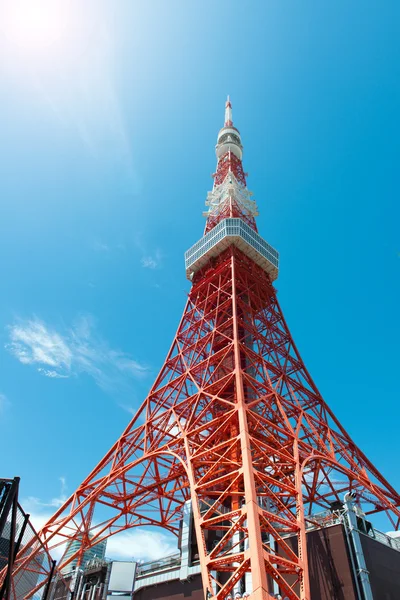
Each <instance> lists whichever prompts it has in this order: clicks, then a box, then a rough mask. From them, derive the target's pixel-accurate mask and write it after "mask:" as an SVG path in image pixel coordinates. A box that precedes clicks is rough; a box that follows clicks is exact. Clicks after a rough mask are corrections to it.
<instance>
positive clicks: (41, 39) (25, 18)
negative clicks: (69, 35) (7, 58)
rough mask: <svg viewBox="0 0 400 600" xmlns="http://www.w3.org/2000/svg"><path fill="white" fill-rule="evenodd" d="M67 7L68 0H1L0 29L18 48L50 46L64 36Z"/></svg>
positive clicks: (68, 5) (33, 48)
mask: <svg viewBox="0 0 400 600" xmlns="http://www.w3.org/2000/svg"><path fill="white" fill-rule="evenodd" d="M70 9H71V6H70V2H69V1H68V0H0V28H1V29H2V30H3V34H4V35H5V37H6V38H7V39H8V41H9V42H11V43H12V44H15V45H17V46H19V47H20V48H24V49H26V50H35V49H44V48H49V47H51V46H53V45H55V44H57V43H59V42H61V41H62V39H63V38H64V37H65V34H66V30H67V26H68V21H69V17H70Z"/></svg>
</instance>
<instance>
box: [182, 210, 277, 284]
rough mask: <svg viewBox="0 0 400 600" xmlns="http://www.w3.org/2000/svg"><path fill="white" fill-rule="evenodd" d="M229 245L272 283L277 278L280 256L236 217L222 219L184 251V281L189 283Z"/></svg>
mask: <svg viewBox="0 0 400 600" xmlns="http://www.w3.org/2000/svg"><path fill="white" fill-rule="evenodd" d="M232 244H233V245H235V246H237V247H238V248H239V250H241V251H242V252H243V253H244V254H246V255H247V256H249V257H250V258H251V259H253V260H254V262H255V263H256V264H258V265H259V266H260V267H261V268H262V269H264V271H266V272H267V273H268V275H269V276H270V278H271V281H275V279H277V277H278V267H279V253H278V252H277V251H276V250H275V249H274V248H273V247H272V246H270V245H269V244H267V242H266V241H265V240H264V239H263V238H262V237H261V236H260V235H258V233H257V232H256V231H254V229H252V228H251V227H249V225H247V223H245V222H244V221H242V219H237V218H235V219H234V218H229V219H223V220H222V221H221V222H220V223H218V225H216V226H215V227H214V228H213V229H211V231H209V232H208V233H207V234H206V235H205V236H204V237H202V238H201V239H200V240H199V241H198V242H196V243H195V244H194V245H193V246H192V247H191V248H189V250H187V252H185V267H186V276H187V278H188V279H190V280H191V279H192V277H193V275H194V274H195V273H196V272H197V271H198V270H199V269H201V268H202V267H203V266H204V265H205V264H206V263H207V262H208V261H209V260H210V258H212V257H216V256H218V255H219V254H221V252H223V250H225V248H228V246H231V245H232Z"/></svg>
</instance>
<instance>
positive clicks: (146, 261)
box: [140, 255, 160, 269]
mask: <svg viewBox="0 0 400 600" xmlns="http://www.w3.org/2000/svg"><path fill="white" fill-rule="evenodd" d="M140 262H141V264H142V267H144V268H145V269H156V268H157V267H158V266H159V264H160V259H159V257H158V256H157V255H156V256H151V255H149V256H143V258H142V260H141V261H140Z"/></svg>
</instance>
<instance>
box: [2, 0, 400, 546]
mask: <svg viewBox="0 0 400 600" xmlns="http://www.w3.org/2000/svg"><path fill="white" fill-rule="evenodd" d="M19 4H20V0H15V2H14V1H13V2H11V0H10V2H2V3H1V4H0V10H2V11H5V13H4V14H5V15H7V18H2V19H0V22H1V23H2V25H0V109H1V110H0V131H1V146H0V153H1V156H0V209H1V213H0V214H1V218H0V280H1V282H2V286H1V287H2V293H1V295H0V394H1V395H0V399H1V402H0V408H1V421H2V448H3V452H2V454H1V457H0V467H1V475H2V476H6V477H12V476H15V475H19V476H20V477H21V478H22V484H21V496H22V498H24V499H25V501H26V506H27V507H29V509H30V510H31V512H32V513H33V514H35V516H36V518H37V519H38V521H37V522H42V521H43V519H44V518H45V517H46V516H48V515H49V514H51V512H52V511H53V510H54V507H55V506H57V504H58V503H59V499H60V497H63V496H64V495H65V494H69V493H72V492H73V490H74V488H75V487H76V486H77V485H78V484H79V483H80V481H81V480H82V479H83V478H84V477H85V476H86V475H87V473H88V472H89V470H90V469H91V468H92V467H93V466H94V465H95V464H96V463H97V462H98V460H100V458H101V457H102V456H103V454H104V453H105V452H106V450H107V449H108V448H109V446H110V445H111V444H112V442H113V441H114V440H115V439H116V438H117V437H118V436H119V435H120V433H121V432H122V430H123V428H124V427H125V426H126V424H127V422H128V420H129V418H130V413H131V412H132V411H133V410H134V409H135V407H137V406H138V404H139V403H140V401H141V400H143V399H144V397H145V395H146V391H147V390H148V388H149V387H150V385H151V383H152V381H153V379H154V378H155V376H156V374H157V371H158V369H159V368H160V367H161V365H162V362H163V359H164V357H165V354H166V352H167V350H168V347H169V345H170V343H171V341H172V337H173V335H174V332H175V329H176V327H177V325H178V322H179V319H180V316H181V312H182V310H183V306H184V303H185V298H186V294H187V292H188V290H189V284H188V282H187V281H186V280H185V273H184V265H183V253H184V251H185V250H186V249H187V248H188V247H189V246H191V245H192V244H193V243H194V242H195V241H197V239H198V238H199V237H200V236H201V235H202V231H203V227H204V223H203V218H202V216H201V215H202V211H203V210H204V201H205V197H206V193H207V191H208V190H209V189H211V186H212V180H211V178H210V174H211V173H212V172H213V171H214V169H215V162H216V159H215V155H214V145H215V142H216V135H217V132H218V129H219V128H220V127H221V126H222V122H223V109H224V101H225V98H226V95H227V94H228V93H229V94H230V95H231V99H232V103H233V116H234V122H235V124H236V125H237V126H238V128H239V129H240V131H241V134H242V140H243V143H244V147H245V154H244V166H245V170H246V171H248V172H249V178H248V184H249V188H250V189H251V190H253V191H254V194H255V198H256V200H257V202H258V206H259V210H260V216H259V218H258V225H259V230H260V233H261V234H262V235H263V236H264V237H265V238H266V239H267V241H268V242H269V243H271V244H272V245H273V246H274V247H276V248H277V249H278V250H279V252H280V258H281V271H280V276H279V279H278V281H277V284H276V286H277V288H278V290H279V299H280V302H281V305H282V307H283V310H284V314H285V316H286V318H287V320H288V323H289V326H290V328H291V331H292V333H293V336H294V339H295V341H296V343H297V345H298V347H299V350H300V352H301V353H302V356H303V358H304V360H305V362H306V365H307V367H308V368H309V370H310V372H311V374H312V376H313V377H314V379H315V381H316V383H317V385H318V386H319V388H320V390H321V392H322V394H323V396H324V397H325V399H326V401H327V402H328V403H329V405H330V406H331V407H332V408H333V410H334V411H335V413H336V415H337V416H338V417H339V418H340V419H341V421H342V422H343V425H344V426H345V427H346V428H347V430H348V431H349V432H350V434H351V435H352V436H353V437H354V439H355V441H356V443H357V444H358V445H359V446H360V447H361V448H362V449H363V451H364V452H365V453H366V454H367V456H368V457H369V458H370V459H371V460H372V461H373V462H374V463H375V465H376V466H377V467H378V468H379V469H380V470H381V471H382V472H383V474H384V475H385V476H387V478H388V479H389V480H390V482H391V483H392V484H393V485H395V487H397V488H399V487H400V474H399V468H398V458H397V457H398V429H399V386H398V377H397V375H398V371H399V346H398V340H399V335H400V327H399V318H398V306H399V291H400V283H399V273H400V240H399V220H400V214H399V213H400V210H399V201H398V197H399V193H398V192H399V189H398V188H399V186H398V156H399V139H400V121H399V111H398V107H399V105H400V72H399V71H400V66H399V65H400V60H399V59H400V56H399V54H400V44H399V40H398V23H399V19H400V5H399V3H398V2H390V1H386V2H377V1H376V2H368V1H366V0H364V1H362V2H361V1H357V0H354V1H353V2H351V3H349V2H345V1H340V0H339V1H337V2H334V3H333V2H332V3H328V2H315V1H314V2H311V1H304V2H301V3H300V2H292V3H289V2H279V1H275V2H270V1H268V2H267V1H265V2H251V3H247V4H245V3H242V2H226V1H220V2H211V1H205V2H202V3H196V4H195V3H191V2H183V1H180V2H179V1H174V0H169V2H154V1H149V2H145V3H132V2H128V1H123V0H120V1H119V2H112V3H111V2H105V1H100V0H97V1H96V2H89V1H88V2H85V3H79V2H78V1H77V0H71V1H68V0H64V1H62V0H61V2H60V3H59V5H58V12H57V13H54V12H53V13H52V12H51V9H50V8H49V7H50V4H51V3H49V0H47V1H46V0H38V5H43V6H45V7H47V10H48V11H50V13H49V14H47V13H46V14H47V21H46V22H43V18H42V17H40V16H39V17H37V16H35V15H33V16H32V19H31V20H29V19H28V22H27V21H26V18H25V17H24V13H23V12H21V11H20V12H18V10H17V11H16V12H15V11H14V12H13V9H12V8H11V5H13V6H14V5H18V6H19ZM53 5H54V3H53ZM140 5H141V6H140ZM22 6H23V2H22ZM10 11H11V12H10ZM60 11H61V12H60ZM2 14H3V13H2ZM60 14H62V19H61V20H60V19H59V15H60ZM7 19H8V21H7ZM34 19H37V21H34ZM32 20H33V21H32ZM32 22H34V23H36V25H35V27H36V29H35V27H33V26H32ZM136 539H138V538H136ZM159 541H160V544H161V543H164V542H165V543H166V544H167V542H166V541H165V540H164V538H160V540H159Z"/></svg>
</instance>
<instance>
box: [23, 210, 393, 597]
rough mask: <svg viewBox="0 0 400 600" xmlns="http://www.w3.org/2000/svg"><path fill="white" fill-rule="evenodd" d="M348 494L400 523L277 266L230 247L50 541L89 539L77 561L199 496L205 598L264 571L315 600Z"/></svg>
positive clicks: (197, 287) (212, 267)
mask: <svg viewBox="0 0 400 600" xmlns="http://www.w3.org/2000/svg"><path fill="white" fill-rule="evenodd" d="M209 218H212V215H211V216H210V217H209ZM348 491H351V492H353V493H354V494H356V496H358V497H360V498H364V499H365V501H364V504H363V507H364V510H365V512H366V514H372V513H376V512H382V511H383V512H385V513H386V515H387V517H388V518H389V521H390V522H391V524H392V527H393V528H394V529H398V528H399V525H400V509H399V507H400V497H399V495H398V494H397V492H396V491H395V490H394V489H393V488H392V487H391V486H390V485H389V483H388V482H387V481H386V480H385V479H384V478H383V476H382V475H381V474H380V473H379V471H378V470H377V469H376V468H375V467H374V466H373V465H372V464H371V463H370V462H369V460H368V459H367V458H366V457H365V456H364V454H363V453H362V452H361V451H360V450H359V449H358V447H357V446H356V445H355V443H354V442H353V441H352V440H351V438H350V437H349V435H348V434H347V433H346V431H345V430H344V428H343V427H342V425H341V424H340V423H339V421H338V420H337V419H336V417H335V416H334V414H333V412H332V411H331V410H330V408H329V407H328V406H327V405H326V403H325V402H324V400H323V399H322V397H321V395H320V393H319V391H318V389H317V388H316V386H315V384H314V382H313V381H312V379H311V377H310V375H309V373H308V372H307V370H306V368H305V366H304V364H303V361H302V359H301V357H300V355H299V353H298V351H297V348H296V346H295V344H294V342H293V339H292V337H291V334H290V331H289V329H288V327H287V324H286V322H285V319H284V317H283V314H282V311H281V308H280V306H279V303H278V300H277V296H276V290H275V288H274V287H273V285H272V283H271V280H270V278H269V276H268V274H267V273H266V272H265V271H264V270H263V269H262V268H261V267H259V266H257V265H256V264H255V263H254V262H253V261H252V260H251V259H250V258H249V257H247V256H245V255H244V254H243V253H242V252H241V251H240V250H239V249H238V248H236V247H235V246H234V245H231V246H229V247H228V248H226V249H225V250H224V251H223V252H222V253H221V254H220V255H219V256H218V257H217V258H213V259H212V260H210V262H209V263H208V264H207V265H206V266H204V267H203V269H202V270H201V271H199V272H197V273H196V274H195V275H194V278H193V286H192V288H191V291H190V294H189V297H188V301H187V304H186V307H185V309H184V312H183V316H182V320H181V322H180V324H179V326H178V330H177V333H176V336H175V338H174V341H173V343H172V346H171V349H170V351H169V353H168V355H167V358H166V360H165V363H164V365H163V367H162V369H161V371H160V373H159V375H158V377H157V379H156V381H155V383H154V385H153V387H152V388H151V390H150V393H149V395H148V397H147V398H146V400H145V401H144V403H143V404H142V406H141V407H140V409H139V410H138V412H137V414H136V415H135V416H134V417H133V419H132V421H131V422H130V424H129V425H128V427H127V428H126V430H125V431H124V432H123V434H122V436H121V437H120V438H119V439H118V440H117V442H116V443H115V444H114V446H113V447H112V448H111V449H110V450H109V452H108V453H107V454H106V455H105V457H104V458H103V459H102V460H101V461H100V463H99V464H98V465H97V466H96V468H95V469H94V470H93V471H92V473H91V474H90V475H89V476H88V477H87V479H86V480H85V481H84V482H83V483H82V484H81V485H80V486H79V487H78V489H77V490H76V491H75V493H74V494H73V495H72V496H71V497H70V498H69V499H68V500H67V501H66V502H65V503H64V505H63V506H62V507H61V508H60V509H59V510H58V511H57V512H56V514H55V515H54V516H53V517H52V518H51V519H50V520H49V522H48V523H47V524H46V525H45V527H44V528H43V529H42V531H41V533H40V535H41V539H42V541H43V542H44V543H45V544H46V546H47V547H48V548H49V549H51V548H54V547H55V546H57V545H59V544H61V543H65V542H66V541H68V540H71V539H75V538H76V537H78V536H79V537H82V539H83V544H82V548H81V550H80V551H79V552H77V553H76V555H73V556H71V557H70V558H69V561H71V560H73V559H74V558H75V557H76V556H80V557H82V556H83V553H84V551H85V550H87V548H89V547H92V546H94V545H95V544H96V543H98V542H99V541H101V540H103V539H104V538H107V537H109V536H110V535H113V534H115V533H118V532H120V531H124V530H127V529H129V528H132V527H137V526H146V525H156V526H160V527H163V528H165V529H167V530H169V531H171V532H173V533H175V534H178V530H179V521H180V519H181V515H182V507H183V504H184V503H185V502H186V501H187V500H188V499H191V500H192V506H193V514H194V525H195V531H196V537H197V543H198V548H199V558H200V564H201V573H202V580H203V586H204V590H205V592H207V591H209V592H210V591H211V592H212V597H213V598H215V599H216V600H221V599H223V598H225V597H226V596H227V595H228V594H229V593H232V592H233V590H234V587H235V585H237V583H238V582H239V580H241V579H243V577H244V575H245V574H246V573H251V581H252V594H251V598H252V599H254V600H262V599H263V600H265V599H270V598H273V587H272V582H276V584H277V585H278V586H279V589H280V591H281V594H282V595H283V596H286V597H287V598H289V599H290V600H310V589H309V578H308V567H307V551H306V529H307V527H308V525H311V524H312V523H313V517H312V515H313V513H314V512H319V511H320V510H323V509H329V508H330V507H331V504H332V503H333V502H336V501H341V500H342V498H343V495H344V494H345V493H346V492H348ZM99 507H100V508H101V510H100V513H99V514H102V515H104V516H103V518H102V520H98V519H97V518H96V516H95V514H96V511H98V509H99ZM288 536H296V538H297V551H294V550H293V546H292V545H290V544H289V543H288V540H287V538H288ZM30 552H31V553H32V552H34V549H30ZM30 556H32V554H31V555H30ZM26 560H27V559H26V558H25V556H24V554H23V553H22V554H21V555H20V556H19V558H18V561H17V562H18V565H19V568H23V565H24V561H26ZM65 564H66V563H65ZM211 592H210V593H211Z"/></svg>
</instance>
